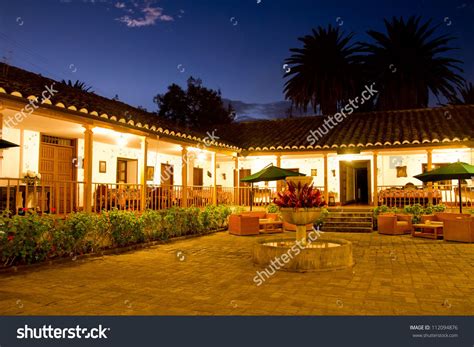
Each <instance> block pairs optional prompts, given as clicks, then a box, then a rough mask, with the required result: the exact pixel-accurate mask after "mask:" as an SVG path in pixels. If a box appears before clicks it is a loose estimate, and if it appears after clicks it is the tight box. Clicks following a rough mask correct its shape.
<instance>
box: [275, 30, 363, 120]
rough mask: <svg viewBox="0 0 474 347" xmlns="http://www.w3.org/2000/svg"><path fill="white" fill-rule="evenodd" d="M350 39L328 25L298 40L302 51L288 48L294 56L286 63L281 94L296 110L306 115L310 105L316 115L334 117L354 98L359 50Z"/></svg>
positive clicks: (350, 37)
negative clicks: (350, 98) (282, 92)
mask: <svg viewBox="0 0 474 347" xmlns="http://www.w3.org/2000/svg"><path fill="white" fill-rule="evenodd" d="M352 37H353V34H352V33H351V34H348V35H344V34H343V32H342V31H340V29H339V27H336V28H335V27H332V26H331V25H329V26H328V27H327V28H323V27H318V28H317V29H313V30H312V35H306V36H304V37H300V38H298V40H299V41H301V42H302V43H303V48H291V49H290V52H292V53H293V54H292V55H291V57H290V58H288V59H286V60H285V63H286V64H288V65H289V68H290V70H289V71H288V72H287V73H286V74H285V78H289V79H288V80H287V81H286V83H285V89H284V93H285V97H286V98H287V99H289V100H291V101H292V102H293V105H294V106H295V107H297V108H302V109H303V110H304V111H305V112H306V111H307V107H308V105H311V107H312V109H313V111H314V112H315V113H317V112H318V110H319V111H320V112H321V113H322V114H330V113H335V112H337V110H338V109H339V107H341V105H342V103H343V102H344V101H345V100H346V99H347V98H348V97H349V96H351V95H352V94H354V85H355V84H354V80H355V73H356V68H355V67H356V62H357V55H356V53H357V52H358V48H357V47H355V45H353V44H352V43H351V40H352Z"/></svg>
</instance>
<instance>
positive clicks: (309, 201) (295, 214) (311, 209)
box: [273, 177, 325, 245]
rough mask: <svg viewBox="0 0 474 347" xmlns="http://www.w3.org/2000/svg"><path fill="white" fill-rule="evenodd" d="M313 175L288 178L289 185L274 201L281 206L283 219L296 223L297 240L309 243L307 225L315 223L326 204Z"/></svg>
mask: <svg viewBox="0 0 474 347" xmlns="http://www.w3.org/2000/svg"><path fill="white" fill-rule="evenodd" d="M311 180H312V178H311V177H297V178H296V177H292V178H288V179H287V183H288V187H287V188H286V190H284V191H283V192H279V193H278V196H277V197H276V198H275V199H274V200H273V202H274V203H275V204H276V205H277V206H279V207H280V213H281V216H282V218H283V220H284V221H285V222H287V223H291V224H295V225H296V240H297V241H299V242H300V243H301V244H303V245H305V244H306V243H307V234H306V225H307V224H313V223H315V222H316V221H317V220H318V218H319V217H320V215H321V212H322V211H321V210H322V209H321V207H322V206H324V205H325V202H324V199H323V196H322V194H321V192H320V190H319V189H317V188H314V187H313V184H312V183H311Z"/></svg>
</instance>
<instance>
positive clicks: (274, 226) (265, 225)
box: [258, 219, 283, 234]
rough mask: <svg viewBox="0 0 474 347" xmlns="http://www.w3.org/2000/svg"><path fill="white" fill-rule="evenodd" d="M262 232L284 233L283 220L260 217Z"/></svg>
mask: <svg viewBox="0 0 474 347" xmlns="http://www.w3.org/2000/svg"><path fill="white" fill-rule="evenodd" d="M258 223H259V225H260V233H261V234H271V233H282V232H283V222H282V221H277V220H273V219H259V221H258Z"/></svg>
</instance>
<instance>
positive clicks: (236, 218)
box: [229, 214, 260, 236]
mask: <svg viewBox="0 0 474 347" xmlns="http://www.w3.org/2000/svg"><path fill="white" fill-rule="evenodd" d="M258 219H259V218H258V217H257V216H247V215H243V214H232V215H230V216H229V233H230V234H232V235H239V236H246V235H258V234H259V231H260V224H259V221H258Z"/></svg>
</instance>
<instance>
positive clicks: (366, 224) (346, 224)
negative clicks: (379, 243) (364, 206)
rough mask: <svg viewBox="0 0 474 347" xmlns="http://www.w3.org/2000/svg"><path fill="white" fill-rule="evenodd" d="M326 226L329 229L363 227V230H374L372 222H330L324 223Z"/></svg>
mask: <svg viewBox="0 0 474 347" xmlns="http://www.w3.org/2000/svg"><path fill="white" fill-rule="evenodd" d="M323 225H324V226H328V227H338V228H346V227H349V228H351V227H363V228H372V222H371V221H370V222H353V221H344V222H332V221H331V222H328V221H324V224H323Z"/></svg>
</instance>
